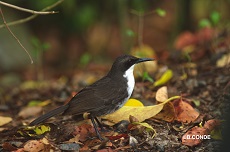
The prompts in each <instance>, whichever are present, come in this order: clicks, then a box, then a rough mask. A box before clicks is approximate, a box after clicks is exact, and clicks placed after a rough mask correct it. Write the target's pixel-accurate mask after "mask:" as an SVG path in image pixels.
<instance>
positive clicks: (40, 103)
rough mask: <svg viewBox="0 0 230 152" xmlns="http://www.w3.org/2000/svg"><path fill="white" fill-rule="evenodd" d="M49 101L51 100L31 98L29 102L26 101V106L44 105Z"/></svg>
mask: <svg viewBox="0 0 230 152" xmlns="http://www.w3.org/2000/svg"><path fill="white" fill-rule="evenodd" d="M50 103H51V100H45V101H40V100H31V101H30V102H29V103H28V106H29V107H30V106H41V107H44V106H46V105H48V104H50Z"/></svg>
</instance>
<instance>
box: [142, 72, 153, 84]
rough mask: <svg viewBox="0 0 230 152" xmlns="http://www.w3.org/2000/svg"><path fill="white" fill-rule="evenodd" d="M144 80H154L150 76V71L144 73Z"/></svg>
mask: <svg viewBox="0 0 230 152" xmlns="http://www.w3.org/2000/svg"><path fill="white" fill-rule="evenodd" d="M142 80H143V81H144V80H147V81H149V82H152V83H153V82H154V81H153V79H152V78H151V77H150V76H149V74H148V72H144V73H143V75H142Z"/></svg>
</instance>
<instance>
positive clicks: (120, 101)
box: [29, 54, 154, 140]
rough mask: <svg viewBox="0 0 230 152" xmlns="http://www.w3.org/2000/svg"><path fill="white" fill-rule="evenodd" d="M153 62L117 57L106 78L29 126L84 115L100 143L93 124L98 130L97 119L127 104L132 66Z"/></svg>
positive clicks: (132, 77)
mask: <svg viewBox="0 0 230 152" xmlns="http://www.w3.org/2000/svg"><path fill="white" fill-rule="evenodd" d="M153 60H154V59H152V58H138V57H135V56H132V55H127V54H124V55H121V56H119V57H117V58H116V59H115V61H114V63H113V64H112V67H111V69H110V70H109V72H108V73H107V75H105V76H104V77H102V78H101V79H99V80H98V81H96V82H94V83H93V84H91V85H89V86H86V87H85V88H83V89H82V90H80V91H79V92H78V93H77V94H76V95H75V96H74V97H73V98H72V99H70V101H69V102H68V103H67V104H65V105H62V106H60V107H58V108H56V109H54V110H51V111H49V112H47V113H45V114H44V115H42V116H40V117H38V118H37V119H35V120H34V121H32V122H31V123H30V124H29V125H30V126H35V125H38V124H40V123H42V122H44V121H46V120H47V119H49V118H51V117H53V116H55V115H58V114H61V113H62V115H82V114H84V113H87V114H89V115H88V118H89V119H90V120H91V122H92V124H93V126H94V129H95V132H96V134H97V137H98V138H99V139H100V140H103V138H102V137H101V135H100V133H99V131H98V129H97V125H96V122H97V124H98V126H99V127H102V125H101V124H100V122H99V120H98V119H97V117H100V116H103V115H106V114H110V113H113V112H115V111H116V110H118V109H120V108H121V107H122V106H123V105H124V104H125V103H126V102H127V100H128V99H129V98H130V96H131V94H132V92H133V90H134V85H135V79H134V75H133V71H134V66H135V65H136V64H138V63H141V62H146V61H153ZM95 121H96V122H95Z"/></svg>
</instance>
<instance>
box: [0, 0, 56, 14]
mask: <svg viewBox="0 0 230 152" xmlns="http://www.w3.org/2000/svg"><path fill="white" fill-rule="evenodd" d="M0 4H2V5H5V6H8V7H11V8H14V9H17V10H20V11H23V12H28V13H31V14H39V15H46V14H54V13H58V12H55V11H51V12H42V11H34V10H30V9H26V8H23V7H19V6H16V5H12V4H9V3H5V2H2V1H0Z"/></svg>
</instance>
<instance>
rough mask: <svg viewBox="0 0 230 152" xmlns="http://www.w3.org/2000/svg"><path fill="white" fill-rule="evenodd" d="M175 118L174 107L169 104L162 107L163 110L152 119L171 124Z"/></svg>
mask: <svg viewBox="0 0 230 152" xmlns="http://www.w3.org/2000/svg"><path fill="white" fill-rule="evenodd" d="M175 117H176V113H175V109H174V106H173V104H172V103H171V102H168V103H166V104H165V105H164V108H163V109H162V110H161V112H159V113H158V114H157V115H156V116H154V117H153V118H156V119H159V120H164V121H167V122H172V121H173V120H174V119H175Z"/></svg>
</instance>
